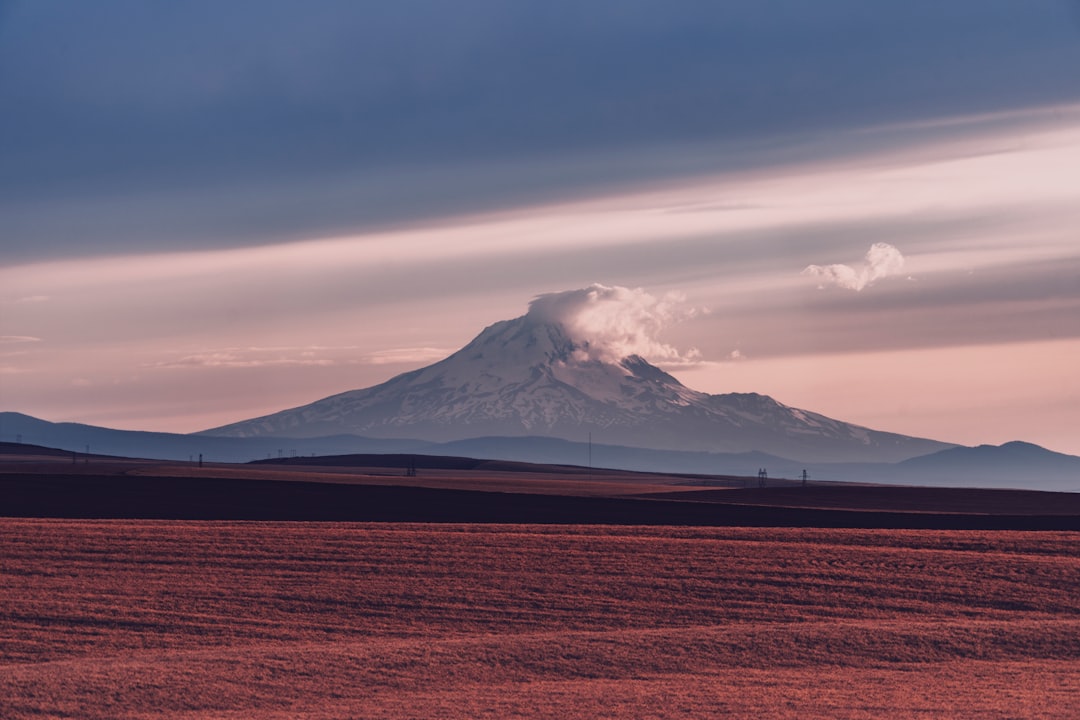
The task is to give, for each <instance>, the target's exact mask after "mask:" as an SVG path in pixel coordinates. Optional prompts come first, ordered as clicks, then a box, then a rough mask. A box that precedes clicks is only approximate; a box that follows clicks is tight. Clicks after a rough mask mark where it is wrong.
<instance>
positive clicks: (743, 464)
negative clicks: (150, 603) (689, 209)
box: [0, 412, 1080, 492]
mask: <svg viewBox="0 0 1080 720" xmlns="http://www.w3.org/2000/svg"><path fill="white" fill-rule="evenodd" d="M0 431H2V433H3V435H2V437H3V438H4V439H5V440H6V439H7V438H10V437H13V436H15V435H16V434H19V435H22V436H23V439H24V441H25V444H16V443H11V442H4V443H2V444H0V453H3V452H5V450H4V448H12V452H21V451H25V449H27V448H32V447H34V445H38V446H43V447H50V448H54V450H52V451H51V452H55V453H58V454H68V453H70V452H77V453H83V452H85V448H86V445H88V444H89V445H90V450H91V453H92V454H94V455H97V454H100V455H114V456H123V457H135V458H139V457H141V458H152V459H162V460H181V461H185V460H192V459H197V458H198V456H199V454H200V453H202V454H203V455H204V457H205V459H206V460H207V461H208V462H249V461H253V460H266V459H267V458H268V456H269V458H271V459H274V460H277V459H278V457H279V456H278V453H277V450H278V449H279V448H282V449H283V451H282V454H281V456H280V457H281V458H288V457H289V456H290V455H292V453H293V452H294V451H295V452H296V455H297V456H298V457H296V458H295V459H296V461H297V462H305V463H308V462H311V461H312V460H313V458H311V457H310V456H311V455H312V454H313V453H314V454H315V455H316V456H317V457H315V458H314V461H315V462H316V463H321V462H323V460H322V459H320V457H319V456H346V455H357V454H365V453H366V454H373V453H378V454H380V455H387V454H390V455H394V454H397V455H398V456H399V457H406V456H408V457H416V458H420V457H422V456H454V457H467V458H486V459H487V460H483V461H481V460H474V461H473V462H488V461H498V460H505V461H513V462H521V463H533V464H544V465H551V466H558V465H561V466H577V468H578V469H579V470H580V468H582V467H587V465H588V460H589V456H590V453H589V446H588V445H587V444H586V443H579V442H572V441H568V440H560V439H558V438H529V437H485V438H471V439H468V440H460V441H455V442H449V443H425V442H421V441H415V440H401V439H372V438H361V437H355V436H336V437H332V438H224V437H223V438H214V437H206V436H202V435H176V434H169V433H144V432H137V431H130V430H113V429H109V428H100V427H95V426H92V425H81V424H76V423H50V422H47V421H45V420H39V419H37V418H33V417H31V416H29V415H23V414H21V413H10V412H7V413H0ZM321 448H326V449H325V450H323V449H321ZM591 450H592V452H591V456H592V460H593V467H594V468H608V469H613V470H629V471H634V472H656V473H668V474H695V475H734V476H753V475H755V474H756V473H757V471H758V470H759V469H766V470H767V472H768V474H769V477H771V478H789V479H795V478H798V477H799V476H800V474H801V472H802V470H804V469H805V470H807V471H808V472H809V474H810V477H811V478H812V479H813V480H823V481H842V482H872V483H888V484H903V485H927V486H952V487H983V488H994V487H997V488H1016V489H1030V490H1049V491H1067V492H1080V457H1076V456H1072V455H1065V454H1062V453H1056V452H1052V451H1050V450H1046V449H1044V448H1041V447H1039V446H1037V445H1032V444H1031V443H1021V442H1015V443H1006V444H1005V445H1002V446H990V445H983V446H979V447H975V448H962V447H956V448H950V449H948V450H943V451H940V452H936V453H931V454H928V455H925V456H922V457H919V458H913V459H910V460H906V461H904V462H900V463H812V462H802V461H799V460H794V459H787V458H781V457H777V456H774V455H768V454H765V453H707V452H680V451H669V450H648V449H645V448H630V447H622V446H618V445H606V444H600V443H594V444H593V445H592V447H591ZM299 456H305V457H299Z"/></svg>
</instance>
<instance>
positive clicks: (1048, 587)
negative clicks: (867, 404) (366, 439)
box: [0, 519, 1080, 720]
mask: <svg viewBox="0 0 1080 720" xmlns="http://www.w3.org/2000/svg"><path fill="white" fill-rule="evenodd" d="M1078 551H1080V534H1077V533H1059V532H989V531H928V530H918V531H915V530H912V531H904V530H814V529H746V528H707V529H704V528H672V527H666V528H665V527H648V528H646V527H597V526H528V525H524V526H523V525H515V526H509V525H452V524H446V525H387V524H350V523H261V522H260V523H257V522H248V523H243V522H201V521H184V522H180V521H134V520H125V521H91V520H29V519H28V520H11V519H9V520H0V588H2V589H0V718H5V720H16V719H19V718H46V717H48V718H52V717H76V718H102V719H105V718H108V719H110V720H112V719H119V718H282V719H284V718H312V719H314V718H319V719H324V718H325V719H329V718H518V717H560V718H569V719H572V718H668V717H670V718H676V717H678V718H684V717H703V718H705V717H708V718H711V717H717V716H723V715H724V714H729V715H734V716H738V717H765V718H770V717H771V718H781V717H782V718H806V717H830V718H879V717H899V718H940V717H965V718H1029V717H1039V718H1075V717H1077V708H1080V559H1078V555H1080V552H1078Z"/></svg>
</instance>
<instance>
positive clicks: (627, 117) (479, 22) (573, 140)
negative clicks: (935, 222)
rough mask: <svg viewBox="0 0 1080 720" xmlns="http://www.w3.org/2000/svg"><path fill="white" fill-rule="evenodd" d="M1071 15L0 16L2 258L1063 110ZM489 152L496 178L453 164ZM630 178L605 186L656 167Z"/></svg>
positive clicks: (567, 2) (365, 216) (298, 229)
mask: <svg viewBox="0 0 1080 720" xmlns="http://www.w3.org/2000/svg"><path fill="white" fill-rule="evenodd" d="M1075 8H1076V3H1075V2H1066V1H1065V0H1024V1H1019V0H955V1H954V2H949V3H941V2H938V1H937V0H911V1H909V2H904V3H867V2H865V1H864V0H821V1H820V2H814V3H807V2H802V1H800V0H771V1H769V2H762V1H761V0H726V1H725V2H711V1H710V2H707V1H705V0H676V1H674V2H673V1H671V0H667V1H665V2H656V1H652V0H620V1H619V2H614V1H612V0H603V1H600V0H593V1H590V0H547V1H546V2H538V1H537V2H533V1H527V2H513V3H507V2H502V1H501V0H465V1H463V2H458V3H446V2H442V1H441V0H402V1H400V2H394V3H356V2H348V1H346V0H325V1H323V2H316V3H312V2H298V1H286V0H259V1H258V2H255V1H251V2H230V3H221V2H209V1H206V0H201V1H200V0H193V1H192V2H185V3H168V2H145V1H144V0H101V1H99V2H94V3H68V2H49V1H48V0H44V1H41V2H21V3H15V4H9V5H8V6H7V7H6V10H5V11H4V12H3V13H2V15H0V107H3V108H4V109H5V110H4V112H3V113H0V157H3V158H4V161H3V163H0V217H6V218H7V219H6V220H0V237H2V238H3V239H2V240H0V242H3V243H4V251H5V253H6V254H9V256H21V257H29V256H33V255H54V254H64V253H68V252H72V251H73V249H74V251H76V252H83V253H88V254H89V253H96V252H104V251H120V250H132V249H135V250H138V249H147V250H149V249H156V248H158V247H159V246H162V245H174V244H183V245H187V246H192V245H201V246H212V245H221V244H229V243H236V244H242V243H251V242H258V241H265V240H268V239H271V240H272V239H277V238H283V237H290V236H296V235H297V234H303V233H304V232H306V231H310V230H312V229H314V230H316V231H321V230H324V229H341V228H348V227H352V226H360V225H363V224H365V223H371V222H385V221H389V220H400V219H405V218H411V217H416V216H422V215H425V214H437V213H444V212H452V211H454V210H470V209H475V208H477V207H484V206H488V205H491V204H496V205H497V204H499V202H501V201H504V200H505V201H507V202H509V201H511V200H514V199H518V198H521V197H531V196H536V195H543V194H550V193H557V192H563V193H568V194H570V193H573V192H575V191H577V190H579V189H581V187H582V186H588V185H597V184H600V185H602V184H604V183H606V182H610V181H612V180H613V178H614V177H615V176H617V175H619V174H620V172H621V171H622V170H623V167H622V166H620V165H618V163H617V161H616V160H610V161H606V162H610V163H611V165H610V166H609V167H606V168H605V167H597V168H593V169H591V170H590V171H589V172H581V173H578V174H570V173H559V172H553V171H552V167H558V163H557V162H555V161H554V160H553V159H560V158H562V159H564V160H565V162H566V167H567V168H572V169H576V170H580V166H579V165H577V166H575V165H573V162H574V160H575V158H578V157H580V156H581V155H583V154H589V155H590V156H596V157H607V158H618V157H620V156H622V155H625V154H627V153H631V152H634V151H638V150H640V149H642V148H649V147H659V146H664V145H668V144H672V143H684V144H685V143H696V142H715V141H728V142H731V141H746V142H751V141H755V140H763V139H768V138H771V137H778V136H784V135H790V134H792V133H807V132H818V131H826V130H830V129H844V128H851V127H856V126H861V125H866V124H874V123H881V122H887V121H888V122H892V121H897V120H904V119H926V118H935V117H941V116H947V115H951V114H955V113H963V112H974V111H985V110H1000V109H1012V108H1018V107H1026V106H1030V105H1039V104H1046V103H1054V102H1066V101H1073V100H1076V99H1077V98H1080V81H1078V80H1077V78H1078V77H1080V74H1078V70H1080V42H1078V38H1077V33H1076V31H1075V28H1074V27H1073V26H1072V25H1071V24H1070V22H1069V17H1070V12H1074V11H1075ZM540 159H543V160H544V162H545V163H547V166H546V168H545V170H543V171H541V172H537V173H535V174H533V173H532V172H531V171H530V169H529V168H530V167H532V166H533V164H534V162H538V161H539V160H540ZM725 161H726V160H725V157H724V156H723V155H721V156H719V157H717V158H715V159H714V161H713V162H714V163H716V164H719V165H722V164H723V163H724V162H725ZM493 163H498V164H502V166H504V167H507V168H511V169H509V170H505V171H503V172H499V173H491V172H487V173H482V172H476V171H475V170H474V169H475V168H476V167H483V166H486V165H490V164H493ZM553 163H554V164H553ZM600 164H601V165H604V164H605V163H604V162H601V163H600ZM631 167H632V177H631V178H627V177H626V176H625V175H622V176H621V178H620V179H622V180H626V179H634V178H648V177H649V176H650V175H652V174H662V173H664V172H666V171H665V169H664V168H661V167H650V166H648V164H645V163H638V164H636V165H633V164H632V165H631ZM431 168H436V169H437V172H435V175H437V176H438V181H437V182H432V181H431V180H430V178H431V177H432V171H431ZM671 171H673V172H674V171H677V169H675V170H671ZM458 176H460V177H461V178H463V179H464V181H463V182H462V183H455V182H454V180H453V178H455V177H458ZM121 214H122V215H124V217H122V218H121V217H120V215H121ZM80 243H81V247H79V246H78V245H79V244H80Z"/></svg>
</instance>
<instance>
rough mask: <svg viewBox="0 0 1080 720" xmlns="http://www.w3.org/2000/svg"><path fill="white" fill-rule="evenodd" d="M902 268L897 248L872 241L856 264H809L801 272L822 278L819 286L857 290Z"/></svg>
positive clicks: (896, 272) (902, 259)
mask: <svg viewBox="0 0 1080 720" xmlns="http://www.w3.org/2000/svg"><path fill="white" fill-rule="evenodd" d="M903 269H904V256H903V255H901V254H900V251H899V250H897V249H896V248H895V247H894V246H892V245H890V244H888V243H874V244H873V245H871V246H870V250H869V251H867V253H866V256H865V257H864V258H863V261H862V262H861V263H859V264H858V265H857V266H854V267H853V266H851V265H843V264H835V265H809V266H807V267H806V268H805V269H804V270H803V271H802V274H803V275H815V276H817V277H820V278H822V279H823V282H822V284H821V285H819V287H824V286H825V284H832V285H836V286H837V287H842V288H847V289H848V290H855V291H856V292H858V291H860V290H863V289H864V288H867V287H869V286H870V285H872V284H873V283H874V281H875V280H880V279H881V278H885V277H889V276H891V275H898V274H899V273H900V272H901V271H903Z"/></svg>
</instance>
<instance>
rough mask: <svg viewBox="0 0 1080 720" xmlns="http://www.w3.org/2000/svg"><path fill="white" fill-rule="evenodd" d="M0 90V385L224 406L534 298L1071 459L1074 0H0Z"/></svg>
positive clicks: (329, 376)
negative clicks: (885, 0) (384, 0)
mask: <svg viewBox="0 0 1080 720" xmlns="http://www.w3.org/2000/svg"><path fill="white" fill-rule="evenodd" d="M0 109H2V111H0V158H2V161H0V409H2V410H14V411H19V412H24V413H28V414H31V415H35V416H38V417H42V418H44V419H47V420H52V421H77V422H86V423H92V424H97V425H105V426H110V427H121V428H130V429H144V430H163V431H174V432H191V431H197V430H202V429H206V428H209V427H213V426H217V425H222V424H225V423H228V422H233V421H237V420H242V419H246V418H250V417H254V416H257V415H262V414H266V413H269V412H274V411H276V410H281V409H284V408H287V407H293V406H297V405H301V404H304V403H307V402H311V401H314V400H316V399H319V398H321V397H325V396H327V395H330V394H334V393H337V392H342V391H345V390H350V389H356V388H361V387H367V386H370V385H373V384H376V383H379V382H382V381H384V380H386V379H389V378H390V377H392V376H393V375H395V374H397V373H400V372H404V371H406V370H410V369H413V368H416V367H420V366H422V365H425V364H428V363H430V362H433V361H435V360H438V359H440V358H442V357H444V356H445V355H447V354H449V353H450V352H452V351H454V350H456V349H457V348H459V347H461V346H462V345H464V344H465V343H467V342H468V341H469V340H470V339H472V337H474V336H475V335H476V334H478V333H479V332H480V331H481V330H482V329H483V328H484V327H485V326H487V325H490V324H491V323H493V322H496V321H498V320H503V319H508V318H512V317H517V316H519V315H522V314H524V313H525V312H526V310H527V309H528V307H529V304H530V302H532V301H533V300H534V299H535V298H537V297H538V296H546V297H549V298H554V300H551V302H562V303H563V304H564V305H566V306H567V307H574V308H577V309H579V310H580V313H579V314H578V315H577V316H575V317H576V320H575V322H577V323H578V325H580V326H581V327H584V328H592V329H594V330H596V331H597V332H601V331H607V330H611V329H612V328H613V327H614V328H616V329H617V330H619V332H621V333H622V335H621V336H620V337H622V338H623V345H625V346H626V347H631V346H632V347H633V348H634V349H637V350H640V351H642V353H643V354H645V355H646V356H647V357H649V359H651V360H653V361H654V362H656V363H657V364H660V365H661V366H662V367H665V368H666V369H668V370H669V371H670V372H672V373H673V374H674V375H675V376H676V377H678V378H679V379H680V380H681V381H683V382H684V383H685V384H687V385H688V386H690V387H693V388H695V389H698V390H703V391H707V392H714V393H722V392H732V391H739V392H760V393H765V394H769V395H771V396H773V397H775V398H776V399H777V400H779V401H780V402H783V403H785V404H788V405H792V406H795V407H801V408H804V409H809V410H814V411H816V412H821V413H823V414H826V415H829V416H831V417H835V418H837V419H841V420H846V421H849V422H855V423H858V424H862V425H867V426H870V427H873V428H875V429H881V430H889V431H894V432H901V433H905V434H911V435H918V436H922V437H932V438H935V439H939V440H944V441H950V442H958V443H963V444H969V445H973V444H980V443H994V444H998V443H1002V442H1006V441H1010V440H1026V441H1030V442H1036V443H1039V444H1042V445H1044V446H1046V447H1049V448H1051V449H1054V450H1059V451H1062V452H1069V453H1074V454H1080V381H1078V380H1077V376H1078V374H1080V373H1077V372H1076V370H1075V368H1076V367H1080V2H1074V1H1070V0H950V1H949V2H941V1H940V0H908V1H907V2H904V3H867V2H865V1H864V0H819V1H818V2H814V3H806V2H801V1H800V0H723V1H721V2H716V1H714V0H710V1H709V2H705V1H704V0H701V1H697V0H666V1H665V2H651V1H647V0H620V1H619V2H615V1H614V0H605V1H602V2H601V1H597V0H591V1H590V0H575V1H574V2H561V1H559V0H548V1H547V2H532V1H531V0H522V1H520V2H514V3H507V2H502V1H499V2H496V1H495V0H462V2H458V3H445V2H439V1H437V0H401V1H400V2H395V3H367V2H346V1H344V0H342V1H340V2H335V1H330V0H326V1H315V2H312V1H309V2H299V1H296V2H286V1H284V0H260V1H259V2H254V1H251V2H241V1H232V2H220V0H219V1H216V2H202V1H199V0H193V1H191V2H186V3H171V2H154V1H147V0H99V1H98V2H94V3H76V2H62V1H59V0H57V1H53V0H33V1H32V2H31V1H30V0H25V1H22V2H20V1H18V0H16V1H14V2H12V1H10V0H0ZM595 287H601V288H603V290H602V291H601V292H598V293H597V292H594V293H593V297H594V298H599V300H598V301H597V302H595V303H592V304H589V303H584V304H582V303H577V304H574V303H569V301H570V300H573V299H575V298H577V299H580V298H581V297H583V295H582V292H586V294H587V290H588V289H589V288H595ZM545 302H546V301H545ZM567 303H569V304H567ZM575 312H576V310H575ZM598 318H599V319H598ZM605 323H607V324H605ZM611 323H615V325H612V324H611ZM626 338H629V341H627V340H626ZM620 347H622V346H620ZM0 432H2V430H0ZM0 439H3V438H0ZM8 439H10V438H8Z"/></svg>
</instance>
